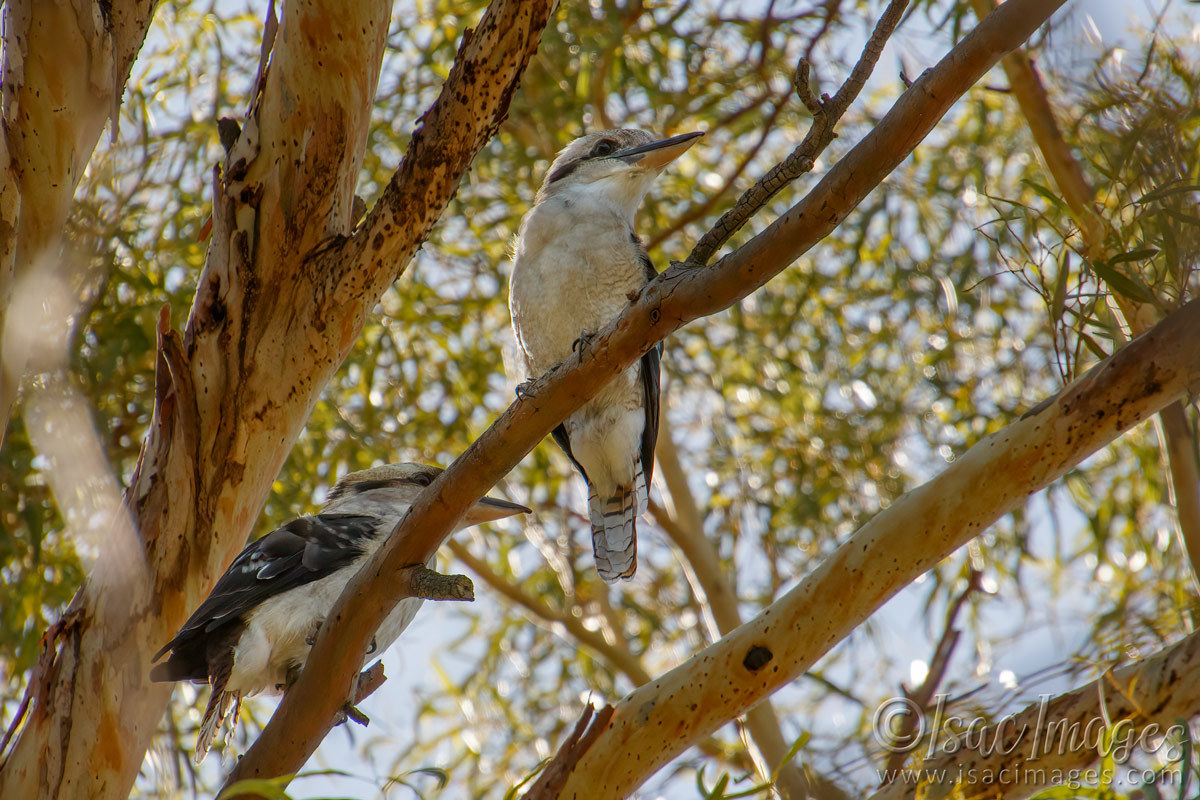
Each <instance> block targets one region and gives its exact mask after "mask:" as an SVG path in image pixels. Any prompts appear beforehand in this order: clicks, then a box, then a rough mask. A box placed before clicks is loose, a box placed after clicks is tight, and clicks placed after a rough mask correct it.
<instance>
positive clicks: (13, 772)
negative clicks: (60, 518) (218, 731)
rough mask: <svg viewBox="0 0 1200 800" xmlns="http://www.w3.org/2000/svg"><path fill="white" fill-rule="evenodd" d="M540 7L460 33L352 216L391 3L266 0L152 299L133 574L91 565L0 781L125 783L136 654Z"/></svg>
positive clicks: (262, 483)
mask: <svg viewBox="0 0 1200 800" xmlns="http://www.w3.org/2000/svg"><path fill="white" fill-rule="evenodd" d="M549 10H550V9H549V4H548V2H547V3H540V4H528V3H516V2H503V0H502V1H501V2H497V3H495V4H493V7H492V8H490V9H489V11H488V13H487V15H485V20H488V19H490V20H491V22H490V23H488V24H490V25H492V26H493V27H498V28H500V29H502V30H503V31H504V34H505V35H504V36H501V37H496V38H493V39H491V40H487V41H486V42H485V43H483V45H482V46H480V45H475V46H472V44H470V42H472V37H471V36H470V35H469V32H468V35H466V36H464V47H463V49H462V50H460V53H459V60H458V61H457V62H456V66H455V68H454V71H452V73H451V75H450V76H449V78H448V79H447V82H446V85H445V87H444V89H443V94H442V96H441V97H440V98H439V100H438V101H437V103H436V104H435V106H434V107H433V108H432V109H431V110H430V112H429V113H428V114H427V115H426V116H425V118H424V125H423V126H422V127H421V128H419V129H418V130H417V131H416V133H415V134H414V137H413V141H412V144H411V146H410V148H409V150H408V153H407V154H406V157H405V161H404V163H403V164H402V165H401V167H400V168H399V170H398V171H397V174H396V176H395V177H394V178H393V181H392V183H391V184H390V185H389V187H388V189H387V191H386V192H385V193H384V195H383V197H382V198H381V199H380V201H379V203H377V205H376V207H375V209H374V210H373V211H372V212H371V214H370V215H369V216H368V220H367V222H366V223H364V225H362V226H360V227H359V228H358V229H356V230H355V231H353V232H352V231H351V229H350V225H351V220H350V209H351V207H352V203H353V192H352V190H353V187H354V185H355V182H356V180H357V177H358V173H359V169H360V167H361V164H362V156H363V149H364V146H365V142H366V136H367V126H368V121H369V116H370V111H371V106H372V102H373V100H374V96H375V90H376V84H377V81H378V75H379V65H380V63H381V61H382V55H383V50H384V45H385V39H386V34H387V27H388V23H389V18H390V4H389V3H388V2H387V0H354V1H353V2H349V1H347V0H291V2H288V3H287V4H286V5H285V6H284V9H283V18H282V20H281V22H280V25H279V30H278V36H277V37H276V39H275V43H274V52H273V54H272V55H271V61H270V68H269V69H266V68H265V67H264V72H262V73H261V77H260V82H259V86H258V88H259V90H260V91H259V92H258V93H257V94H256V101H255V105H254V107H252V109H251V111H250V113H249V115H248V118H247V119H246V120H245V122H244V124H243V129H242V134H241V136H240V138H239V139H238V141H237V142H236V143H235V145H234V146H233V148H232V150H231V152H230V155H229V157H228V159H227V162H226V164H225V169H224V171H222V172H219V173H218V174H216V175H215V176H214V208H213V232H212V244H211V247H210V251H209V255H208V261H207V263H206V266H205V269H204V272H203V274H202V275H201V277H200V281H199V284H198V288H197V293H196V299H195V301H194V304H193V307H192V310H191V314H190V317H189V320H188V324H187V327H186V329H185V331H184V333H183V335H182V336H180V335H179V334H178V333H177V332H175V331H173V330H171V329H170V327H169V323H168V319H169V317H168V315H167V314H166V309H164V313H163V315H162V316H161V318H160V321H159V331H158V333H159V355H158V363H157V371H156V386H155V408H154V415H153V418H152V421H151V425H150V430H149V433H148V436H147V439H146V441H145V443H144V444H143V449H142V453H141V457H140V459H139V463H138V467H137V470H136V472H135V475H134V477H133V480H132V481H131V486H130V489H129V490H128V492H127V494H126V505H127V507H128V509H129V511H130V514H131V516H132V518H133V522H134V525H135V527H136V529H137V530H138V531H139V533H140V534H141V538H142V543H143V545H144V547H145V557H146V562H147V564H146V566H147V572H148V575H149V577H148V579H147V580H146V581H144V582H141V583H134V584H128V585H124V586H121V587H115V586H112V585H105V584H104V583H103V582H102V581H99V580H96V579H94V577H90V578H89V580H88V582H87V584H86V585H85V586H84V588H83V589H82V590H81V591H80V593H79V594H78V595H77V597H76V598H75V600H74V602H73V603H72V606H71V608H70V609H69V610H68V612H67V615H66V619H67V621H68V624H67V625H64V626H62V628H61V630H59V631H58V632H57V635H58V638H57V646H56V647H55V646H54V645H55V644H56V642H55V641H52V642H51V645H52V646H51V648H50V650H49V651H48V654H47V658H46V660H45V663H44V664H43V665H42V669H41V670H40V671H38V672H37V674H36V675H35V676H34V677H35V679H34V680H33V681H31V686H30V696H31V697H32V700H33V706H32V709H31V712H30V715H29V717H28V718H27V720H26V722H25V724H24V727H23V729H22V730H21V732H20V734H19V738H18V740H17V742H16V744H15V747H14V748H13V750H12V752H11V753H10V755H9V756H8V758H7V760H6V761H5V762H4V764H3V765H2V766H0V796H3V797H22V798H35V797H45V798H51V797H54V798H73V797H77V798H115V797H124V796H126V795H127V793H128V790H129V787H130V785H131V784H132V782H133V780H134V777H135V776H136V774H137V771H138V768H139V767H140V766H141V764H142V759H143V755H144V753H145V749H146V746H147V744H148V742H149V740H150V736H151V734H152V733H153V732H154V730H155V728H156V726H157V723H158V720H159V719H160V718H161V716H162V712H163V709H164V708H165V705H166V701H167V697H168V695H169V692H170V686H164V685H155V684H150V683H148V680H147V676H148V672H149V669H150V663H149V656H150V655H151V654H152V653H153V652H154V651H155V650H157V649H158V648H159V647H160V646H161V645H162V644H163V643H164V642H165V641H167V639H168V638H169V637H170V636H171V634H172V633H174V631H175V630H176V629H177V628H178V626H179V625H180V624H181V623H182V621H183V620H184V618H185V617H186V615H187V613H188V611H189V610H191V609H193V608H195V607H196V605H197V604H198V603H199V602H200V601H201V599H202V598H203V597H204V595H205V594H206V593H207V592H208V590H209V588H210V587H211V586H212V583H213V582H214V580H215V579H216V577H217V576H218V575H219V574H220V573H221V571H222V570H223V569H224V567H225V566H226V565H227V564H228V563H229V561H230V560H231V559H232V557H233V555H234V554H235V553H236V552H237V551H238V550H239V549H240V548H241V547H242V545H243V544H244V543H245V541H246V537H247V535H248V534H249V531H250V529H251V526H252V524H253V522H254V520H255V519H256V518H257V516H258V514H259V512H260V510H261V508H262V504H263V502H264V499H265V497H266V495H267V493H268V491H269V490H270V487H271V484H272V482H273V481H274V479H275V477H276V475H277V473H278V470H279V467H280V465H281V463H282V462H283V459H284V458H285V456H286V455H287V453H288V451H289V450H290V448H291V446H292V444H293V443H294V442H295V440H296V437H297V436H298V435H299V433H300V431H301V429H302V428H303V425H304V423H305V420H306V419H307V417H308V414H309V411H310V409H311V406H312V404H313V403H314V402H315V401H316V398H317V396H318V393H319V392H320V390H321V388H322V387H323V386H324V384H325V383H326V381H327V380H328V379H329V377H330V376H331V375H332V374H333V372H334V370H335V369H336V368H337V366H338V365H339V364H340V363H341V362H342V360H343V359H344V358H345V356H346V354H347V352H348V351H349V349H350V347H351V346H352V345H353V343H354V341H355V340H356V338H357V336H358V333H359V331H360V330H361V327H362V322H363V320H364V319H365V317H366V315H367V314H368V313H369V311H370V309H371V307H372V306H373V305H374V304H375V303H376V302H377V301H378V298H379V297H380V295H381V294H382V292H383V290H384V289H385V288H386V287H387V286H388V285H389V284H390V283H391V282H392V281H393V280H394V279H395V278H396V277H397V276H398V275H399V274H400V273H401V272H402V271H403V269H404V267H405V266H406V265H407V262H408V260H409V258H410V257H411V255H412V253H413V252H414V251H415V249H416V248H417V246H418V245H419V244H420V243H421V242H422V241H423V240H424V238H425V237H426V236H427V235H428V232H429V229H430V227H431V226H432V224H433V223H434V222H435V221H436V220H437V218H438V217H439V215H440V214H441V212H442V210H444V208H445V206H446V204H447V202H448V201H449V199H450V198H451V197H452V196H453V194H454V192H455V190H456V189H457V187H458V185H459V182H460V180H461V179H462V176H463V174H464V172H465V171H466V169H467V167H468V165H469V164H470V161H471V159H472V158H473V157H474V155H475V153H476V152H478V150H479V148H480V147H482V146H483V144H484V143H485V142H486V141H487V140H488V139H489V138H490V137H491V136H492V135H493V133H494V132H495V130H496V128H497V127H498V126H499V124H500V122H501V121H502V120H503V118H504V115H505V114H506V113H507V108H508V101H509V98H510V97H511V95H512V92H513V91H514V89H515V87H516V84H517V82H518V81H519V79H520V76H521V74H522V72H523V71H524V68H525V66H526V65H527V63H528V61H529V59H530V57H531V56H532V54H533V52H534V51H535V49H536V46H537V42H538V38H539V36H540V34H541V30H542V28H543V27H544V25H545V22H546V19H547V17H548V15H549ZM483 26H484V23H481V29H482V27H483ZM381 221H382V222H381ZM364 254H366V256H364Z"/></svg>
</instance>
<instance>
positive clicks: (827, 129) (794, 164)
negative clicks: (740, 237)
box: [684, 0, 908, 266]
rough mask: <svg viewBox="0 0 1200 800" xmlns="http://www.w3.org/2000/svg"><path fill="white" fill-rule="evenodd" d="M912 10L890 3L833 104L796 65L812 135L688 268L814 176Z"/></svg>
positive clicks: (751, 193) (803, 64)
mask: <svg viewBox="0 0 1200 800" xmlns="http://www.w3.org/2000/svg"><path fill="white" fill-rule="evenodd" d="M907 6H908V0H891V2H890V3H889V4H888V7H887V9H886V10H885V11H884V12H883V16H881V17H880V18H879V22H877V23H876V24H875V30H874V31H872V33H871V38H870V39H869V40H868V41H867V44H866V47H864V48H863V52H862V55H861V56H860V57H859V59H858V63H857V64H855V65H854V69H853V70H851V72H850V77H849V78H847V79H846V82H845V83H844V84H842V88H840V89H838V91H837V94H836V95H834V97H833V99H829V98H828V97H826V96H824V95H823V96H822V97H821V100H819V101H818V100H817V99H816V98H815V97H813V96H812V90H811V89H810V88H809V86H808V79H809V69H810V65H809V62H808V60H807V59H806V58H802V59H800V62H799V63H798V64H797V65H796V74H795V77H794V80H793V86H794V87H795V89H796V93H797V94H798V95H799V96H800V99H801V101H802V102H803V103H804V105H805V106H806V107H807V108H808V109H809V110H810V111H813V109H814V108H815V109H817V110H816V111H813V121H812V125H811V126H810V127H809V129H808V133H807V134H805V136H804V140H803V141H801V142H800V144H799V145H797V146H796V149H795V150H793V151H792V152H791V154H790V155H788V157H787V158H785V159H784V160H783V161H781V162H779V163H778V164H776V165H775V166H774V167H772V168H771V169H770V170H768V171H767V174H766V175H763V176H762V177H761V178H759V179H758V181H757V182H756V183H755V184H754V185H753V186H751V187H750V188H749V189H747V190H746V191H745V192H743V193H742V196H741V197H739V198H738V200H737V202H736V203H734V205H733V208H731V209H729V210H728V211H726V212H725V213H724V214H722V215H721V218H720V219H719V220H717V221H716V223H715V224H714V225H713V226H712V228H710V229H709V231H708V233H706V234H704V236H702V237H700V241H699V242H697V243H696V246H695V247H693V248H692V252H691V253H689V254H688V257H687V261H685V262H684V263H685V264H687V265H689V266H699V265H702V264H707V263H708V260H709V259H710V258H712V257H713V254H714V253H716V252H717V251H718V250H720V249H721V247H722V246H723V245H724V244H725V242H727V241H729V238H730V237H731V236H733V235H734V234H735V233H737V232H738V231H740V230H741V229H742V226H744V225H745V224H746V223H747V222H749V221H750V218H751V217H753V216H754V215H755V214H757V213H758V212H759V211H760V210H761V209H762V207H763V206H765V205H766V204H767V202H768V201H770V199H771V198H772V197H774V196H775V195H776V194H778V193H779V191H780V190H781V189H783V188H784V187H785V186H787V185H788V184H789V183H791V182H792V181H794V180H796V179H797V178H799V177H800V176H801V175H803V174H804V173H806V172H810V171H811V170H812V168H813V164H815V163H816V159H817V156H819V155H821V153H823V152H825V148H827V147H829V145H830V143H831V142H832V141H833V140H834V139H835V138H837V132H836V131H835V130H834V128H836V127H837V124H838V122H840V121H841V119H842V116H843V115H844V114H845V113H846V109H847V108H849V107H850V104H851V103H852V102H854V98H855V97H857V96H858V93H859V92H860V91H862V87H863V84H864V83H866V80H867V77H868V76H869V75H870V74H871V70H873V69H874V68H875V63H876V62H877V61H878V60H879V54H880V53H882V52H883V46H884V44H885V43H886V42H887V40H888V38H889V37H890V36H891V35H892V32H893V31H895V30H896V26H897V25H898V24H899V23H900V18H901V17H902V16H904V9H905V8H906V7H907Z"/></svg>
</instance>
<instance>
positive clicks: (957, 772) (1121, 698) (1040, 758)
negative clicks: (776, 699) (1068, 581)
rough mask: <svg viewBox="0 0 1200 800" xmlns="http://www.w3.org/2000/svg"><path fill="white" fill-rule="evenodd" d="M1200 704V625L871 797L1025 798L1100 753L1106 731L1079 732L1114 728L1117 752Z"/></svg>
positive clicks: (940, 754) (932, 761)
mask: <svg viewBox="0 0 1200 800" xmlns="http://www.w3.org/2000/svg"><path fill="white" fill-rule="evenodd" d="M1197 708H1200V633H1193V634H1191V635H1190V636H1188V637H1187V638H1185V639H1183V640H1182V641H1179V642H1176V643H1175V644H1173V645H1171V646H1170V647H1167V648H1164V649H1163V650H1161V651H1159V652H1158V653H1156V654H1155V655H1153V656H1151V657H1150V658H1148V659H1146V660H1144V661H1139V662H1135V663H1133V664H1127V665H1125V666H1123V667H1119V668H1117V669H1115V670H1110V671H1105V673H1104V674H1103V675H1101V676H1100V677H1099V678H1097V679H1096V680H1095V681H1093V682H1092V683H1089V684H1087V685H1086V686H1081V687H1080V688H1078V689H1076V690H1075V691H1073V692H1068V693H1067V694H1063V695H1059V696H1058V697H1055V698H1053V699H1052V700H1049V701H1046V702H1040V703H1037V704H1035V705H1032V706H1029V707H1028V708H1026V709H1024V710H1023V711H1021V712H1020V713H1018V714H1015V715H1013V716H1011V717H1006V718H1005V721H1003V722H1001V723H998V724H996V725H993V726H991V727H989V728H985V729H984V730H982V731H980V732H979V734H978V735H979V738H977V739H976V741H982V742H993V743H995V744H996V746H995V747H992V748H981V749H979V750H977V751H975V752H965V748H962V747H961V746H960V747H959V749H957V751H956V752H946V751H940V752H938V753H937V754H935V755H934V756H933V758H931V759H929V760H927V761H925V762H924V763H922V764H921V766H920V769H919V770H918V774H919V775H920V777H921V780H917V781H912V782H909V781H895V782H894V783H892V784H890V785H888V786H887V787H886V788H884V789H882V790H880V791H878V792H876V793H875V794H873V795H872V796H871V798H870V800H902V799H904V800H908V799H909V798H911V799H912V800H916V798H918V797H951V796H952V797H961V798H964V800H982V799H983V798H988V800H1020V798H1025V797H1029V796H1030V795H1032V794H1035V793H1036V792H1038V791H1040V790H1042V789H1043V788H1046V787H1047V786H1049V785H1052V784H1054V783H1060V782H1061V778H1060V779H1059V780H1055V779H1054V777H1053V776H1055V775H1058V776H1063V775H1070V774H1071V773H1072V772H1073V771H1074V770H1078V769H1081V768H1083V767H1086V766H1087V765H1089V764H1092V763H1095V762H1096V761H1098V760H1099V759H1100V757H1101V756H1102V755H1103V752H1102V748H1103V745H1102V744H1101V743H1100V742H1099V741H1098V739H1099V736H1098V735H1082V736H1078V737H1077V736H1076V734H1078V733H1079V732H1080V731H1084V730H1087V731H1089V732H1090V731H1093V730H1107V731H1110V732H1111V733H1112V736H1113V748H1114V749H1113V750H1112V751H1110V752H1113V753H1116V752H1118V749H1119V748H1122V747H1127V748H1129V749H1130V750H1131V749H1132V747H1133V745H1134V744H1135V743H1137V742H1145V741H1147V739H1145V738H1142V737H1143V736H1148V737H1149V738H1150V739H1151V740H1154V739H1157V737H1158V736H1161V735H1164V734H1166V733H1167V732H1168V729H1169V728H1170V727H1171V726H1173V725H1176V724H1177V723H1178V721H1179V720H1181V719H1182V720H1188V719H1191V718H1193V717H1194V716H1195V714H1196V709H1197ZM1063 724H1067V725H1069V726H1070V728H1069V729H1064V728H1062V727H1061V726H1062V725H1063ZM1096 726H1099V727H1098V728H1097V727H1096ZM1068 730H1069V731H1071V732H1072V733H1071V735H1070V737H1068V735H1067V734H1068ZM1185 730H1186V729H1185ZM1181 732H1182V731H1181ZM960 745H961V743H960ZM1118 762H1119V759H1118ZM1184 768H1185V769H1186V768H1187V767H1186V766H1185V767H1184ZM938 776H940V779H937V780H931V779H932V778H935V777H938Z"/></svg>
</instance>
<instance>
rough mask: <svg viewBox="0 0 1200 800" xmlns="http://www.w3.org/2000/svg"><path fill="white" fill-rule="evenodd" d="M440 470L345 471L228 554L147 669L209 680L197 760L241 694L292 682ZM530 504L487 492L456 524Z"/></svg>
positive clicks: (408, 611)
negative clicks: (356, 580)
mask: <svg viewBox="0 0 1200 800" xmlns="http://www.w3.org/2000/svg"><path fill="white" fill-rule="evenodd" d="M441 471H442V470H441V469H439V468H438V467H429V466H425V465H423V464H388V465H386V466H382V467H373V468H371V469H367V470H362V471H361V472H352V473H350V474H349V475H347V476H346V477H344V478H342V479H341V480H340V481H338V483H337V485H336V486H334V488H333V490H332V491H331V492H330V493H329V496H328V498H327V499H326V501H325V507H324V508H323V509H322V510H321V513H320V514H315V515H313V516H308V517H300V518H298V519H294V520H292V521H291V522H288V523H285V524H284V525H283V526H282V527H280V528H278V529H276V530H274V531H271V532H270V533H268V534H267V535H266V536H263V537H262V538H261V539H257V540H256V541H254V542H251V543H250V544H249V545H247V546H246V549H244V550H243V551H242V552H241V553H240V554H239V555H238V556H237V558H235V559H234V560H233V563H232V564H230V565H229V569H227V570H225V573H224V574H223V575H222V576H221V577H220V578H219V579H218V580H217V583H216V585H215V586H213V589H212V591H211V592H210V593H209V595H208V598H207V599H206V600H205V601H204V602H203V603H201V604H200V607H199V608H197V609H196V611H195V613H193V614H192V616H191V617H189V618H188V621H187V622H185V623H184V624H183V627H182V628H180V630H179V633H177V634H176V635H175V638H173V639H172V640H171V641H169V642H167V644H166V646H165V647H163V648H162V649H161V650H159V651H158V653H157V654H156V655H155V656H154V659H153V660H155V661H157V660H159V659H160V658H162V657H163V656H164V655H166V654H167V653H168V652H170V654H171V656H170V658H168V659H167V660H166V661H165V662H163V663H162V664H159V665H158V666H156V667H154V669H153V670H152V671H151V672H150V678H151V680H154V681H182V680H190V681H193V682H196V683H208V684H211V685H212V696H211V697H210V698H209V701H208V707H207V708H206V709H205V711H204V719H203V722H201V725H200V734H199V738H198V740H197V742H196V754H195V761H196V763H200V761H201V760H202V759H203V758H204V756H205V754H206V753H207V752H208V749H209V747H211V746H212V742H213V738H214V736H215V735H216V732H217V730H218V729H219V728H220V727H221V724H222V723H223V722H224V721H225V719H226V718H227V717H228V716H229V715H230V713H231V711H232V712H233V719H234V722H235V723H236V720H237V709H238V708H239V705H240V703H241V698H243V697H245V696H247V695H252V694H257V693H259V692H264V691H280V690H283V689H286V688H287V687H288V686H290V685H291V684H292V683H293V682H294V680H295V678H296V677H297V676H298V675H299V672H300V669H301V668H302V667H303V666H304V662H305V661H306V660H307V659H308V651H309V650H310V649H312V644H313V637H315V636H316V634H317V631H318V630H319V629H320V627H321V623H322V622H323V621H324V619H325V616H326V615H327V614H328V613H329V612H330V610H332V608H333V605H334V603H336V602H337V599H338V596H339V595H341V593H342V589H343V588H345V586H346V584H347V583H348V582H349V581H350V578H351V577H353V576H354V574H355V573H356V572H358V570H359V569H360V568H361V567H362V566H363V564H365V563H366V561H367V560H368V559H369V558H370V557H371V555H372V554H373V553H374V552H375V551H376V550H378V549H379V546H380V545H381V544H383V542H384V540H385V539H386V537H387V535H388V534H389V533H391V531H392V529H393V528H394V527H395V526H396V523H397V522H399V521H400V519H401V518H402V517H403V516H404V515H405V513H407V512H408V509H409V507H410V506H411V505H412V504H413V502H415V501H416V499H417V498H418V497H419V496H420V494H421V493H422V492H423V491H425V487H427V486H429V484H430V483H431V482H432V481H433V479H434V478H435V477H437V475H438V474H439V473H440V472H441ZM528 512H529V509H528V508H525V507H524V506H519V505H516V504H515V503H509V502H507V501H504V500H497V499H495V498H492V497H485V498H483V499H482V500H480V501H479V502H478V503H476V504H475V505H474V506H473V507H472V508H471V509H470V510H469V511H467V513H466V515H465V516H464V517H463V518H462V520H461V521H460V522H459V528H460V529H461V528H465V527H468V526H470V525H477V524H479V523H480V522H487V521H490V520H497V519H502V518H504V517H511V516H512V515H514V514H521V513H528ZM432 563H433V559H430V561H429V565H432ZM429 565H426V567H427V568H428V566H429ZM436 577H439V578H442V579H443V580H447V581H449V580H451V579H448V578H445V576H436ZM456 577H458V578H459V579H461V580H462V581H464V582H466V578H464V577H462V576H456ZM468 587H469V583H468ZM430 596H436V595H430ZM441 599H469V595H468V596H467V597H462V596H452V595H449V594H448V595H445V596H442V597H441ZM421 602H422V600H421V599H420V598H416V597H409V598H405V599H403V600H401V601H400V602H399V603H398V604H397V605H396V607H395V609H393V610H392V613H391V614H389V615H388V617H387V618H386V619H385V620H384V621H383V623H382V624H381V625H380V626H379V630H378V631H377V632H376V634H375V639H374V641H373V642H372V645H371V650H370V651H369V652H368V653H366V654H365V656H364V657H366V656H371V655H374V654H376V653H382V652H383V651H384V650H386V649H387V648H388V647H389V646H390V645H391V644H392V642H394V641H395V640H396V638H397V637H399V636H400V634H401V633H402V632H403V631H404V629H405V628H406V627H408V624H409V623H410V622H412V620H413V617H414V616H416V613H417V609H419V608H420V607H421ZM349 702H350V701H347V703H349Z"/></svg>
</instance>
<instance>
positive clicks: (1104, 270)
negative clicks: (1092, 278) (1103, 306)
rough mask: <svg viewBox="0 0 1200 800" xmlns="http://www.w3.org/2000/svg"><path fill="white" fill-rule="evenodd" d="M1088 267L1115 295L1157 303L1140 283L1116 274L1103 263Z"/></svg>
mask: <svg viewBox="0 0 1200 800" xmlns="http://www.w3.org/2000/svg"><path fill="white" fill-rule="evenodd" d="M1090 266H1091V268H1092V272H1094V273H1096V277H1098V278H1100V280H1102V281H1104V282H1105V283H1106V284H1107V285H1108V288H1109V289H1110V290H1112V291H1114V292H1116V293H1117V294H1120V295H1124V296H1125V297H1128V298H1130V299H1131V300H1137V301H1139V302H1142V303H1157V302H1158V298H1156V297H1155V296H1154V294H1153V293H1152V292H1151V291H1150V290H1149V289H1147V288H1146V287H1145V286H1144V285H1143V284H1142V282H1141V281H1139V280H1137V279H1135V278H1131V277H1129V276H1127V275H1125V274H1123V273H1121V272H1118V271H1117V270H1115V269H1113V268H1112V267H1111V266H1109V265H1108V264H1107V263H1105V262H1101V261H1094V262H1092V263H1091V265H1090Z"/></svg>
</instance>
